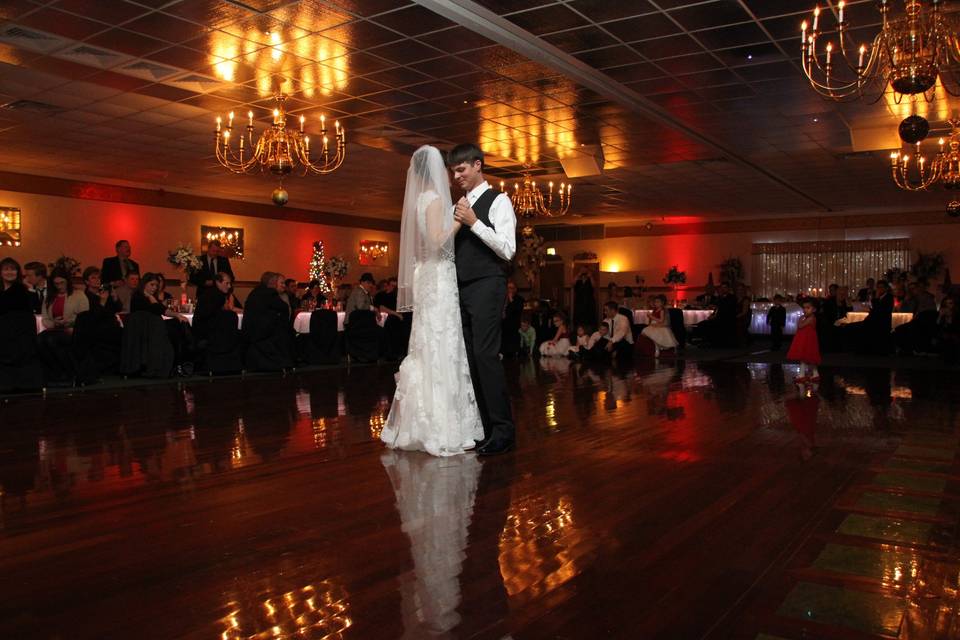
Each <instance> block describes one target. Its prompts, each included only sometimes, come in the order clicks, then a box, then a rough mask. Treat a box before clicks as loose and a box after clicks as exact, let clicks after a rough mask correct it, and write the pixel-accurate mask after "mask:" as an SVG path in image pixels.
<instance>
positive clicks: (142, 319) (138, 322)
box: [120, 311, 176, 378]
mask: <svg viewBox="0 0 960 640" xmlns="http://www.w3.org/2000/svg"><path fill="white" fill-rule="evenodd" d="M164 322H166V320H164V319H163V318H162V317H160V316H158V315H156V314H153V313H150V312H148V311H136V312H134V313H130V314H128V315H127V317H126V319H125V320H124V323H123V339H122V342H121V347H120V372H121V373H122V374H123V375H125V376H143V377H144V378H169V377H170V373H171V372H172V371H173V365H174V362H175V360H176V352H175V350H174V348H173V343H172V342H170V336H169V335H168V333H167V328H166V326H165V325H164ZM170 322H175V321H174V320H171V321H170Z"/></svg>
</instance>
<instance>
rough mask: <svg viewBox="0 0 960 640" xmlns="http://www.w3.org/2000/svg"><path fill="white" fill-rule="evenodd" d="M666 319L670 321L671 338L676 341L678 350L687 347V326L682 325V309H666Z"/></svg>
mask: <svg viewBox="0 0 960 640" xmlns="http://www.w3.org/2000/svg"><path fill="white" fill-rule="evenodd" d="M667 317H668V318H669V319H670V330H671V331H673V337H675V338H676V339H677V342H678V343H679V344H678V347H677V348H679V349H683V348H684V347H686V346H687V326H686V325H685V324H684V323H683V309H677V308H676V307H670V308H669V309H667Z"/></svg>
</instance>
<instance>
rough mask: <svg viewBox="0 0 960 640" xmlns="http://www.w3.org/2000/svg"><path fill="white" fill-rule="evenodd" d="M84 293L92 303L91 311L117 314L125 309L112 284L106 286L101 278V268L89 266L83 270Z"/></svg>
mask: <svg viewBox="0 0 960 640" xmlns="http://www.w3.org/2000/svg"><path fill="white" fill-rule="evenodd" d="M83 285H84V293H86V294H87V301H88V302H89V303H90V311H94V312H103V313H109V314H117V313H120V311H122V310H123V304H122V303H121V302H120V299H119V298H118V297H117V293H116V292H115V291H112V290H111V287H110V285H109V284H108V285H106V286H104V284H103V283H102V282H101V280H100V269H97V268H96V267H87V268H86V269H84V270H83Z"/></svg>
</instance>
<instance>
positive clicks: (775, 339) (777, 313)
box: [767, 293, 787, 351]
mask: <svg viewBox="0 0 960 640" xmlns="http://www.w3.org/2000/svg"><path fill="white" fill-rule="evenodd" d="M767 324H768V325H770V342H771V345H770V348H771V349H773V350H774V351H780V345H782V344H783V327H784V326H786V324H787V310H786V308H784V306H783V296H782V295H780V294H779V293H778V294H777V295H775V296H773V306H771V307H770V309H769V310H768V311H767Z"/></svg>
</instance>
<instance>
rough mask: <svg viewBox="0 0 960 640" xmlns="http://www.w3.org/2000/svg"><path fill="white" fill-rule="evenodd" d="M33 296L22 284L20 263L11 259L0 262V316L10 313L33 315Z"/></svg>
mask: <svg viewBox="0 0 960 640" xmlns="http://www.w3.org/2000/svg"><path fill="white" fill-rule="evenodd" d="M33 309H34V304H33V295H32V294H31V292H30V291H29V290H28V289H27V287H26V285H24V284H23V274H22V273H21V272H20V263H19V262H17V261H16V260H14V259H13V258H4V259H3V260H0V315H4V314H6V313H12V312H24V311H29V312H30V313H33Z"/></svg>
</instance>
